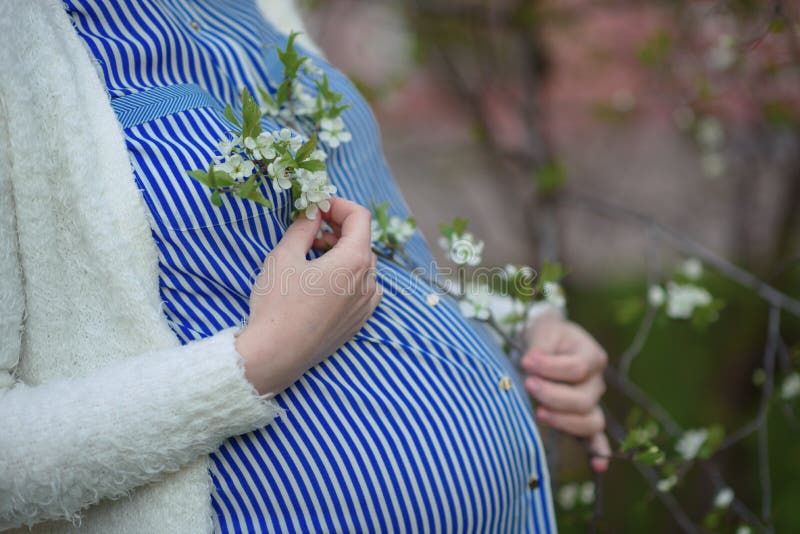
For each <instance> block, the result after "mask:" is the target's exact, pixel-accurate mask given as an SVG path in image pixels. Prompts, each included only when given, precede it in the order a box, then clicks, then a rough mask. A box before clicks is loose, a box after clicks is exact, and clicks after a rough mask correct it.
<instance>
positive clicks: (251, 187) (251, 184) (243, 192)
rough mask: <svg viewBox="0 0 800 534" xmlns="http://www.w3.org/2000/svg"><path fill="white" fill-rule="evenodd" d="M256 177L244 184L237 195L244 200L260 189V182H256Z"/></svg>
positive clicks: (238, 189)
mask: <svg viewBox="0 0 800 534" xmlns="http://www.w3.org/2000/svg"><path fill="white" fill-rule="evenodd" d="M256 180H257V178H256V175H255V174H254V175H252V176H250V178H248V179H247V181H246V182H245V183H243V184H242V185H241V186H239V188H237V189H236V194H237V195H239V196H240V197H242V198H248V195H250V193H252V192H253V191H255V189H256V188H257V187H258V182H257V181H256Z"/></svg>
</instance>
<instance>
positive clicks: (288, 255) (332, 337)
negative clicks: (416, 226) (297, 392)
mask: <svg viewBox="0 0 800 534" xmlns="http://www.w3.org/2000/svg"><path fill="white" fill-rule="evenodd" d="M322 218H323V219H324V220H325V221H326V222H327V223H328V224H329V225H330V226H331V228H332V229H333V233H332V234H326V235H325V239H324V240H320V239H317V232H318V231H319V228H320V218H319V217H318V218H316V219H315V220H309V219H307V218H306V217H305V216H300V217H298V219H297V220H296V221H295V222H294V223H293V224H292V225H291V226H290V227H289V229H288V230H287V231H286V233H285V234H284V236H283V239H281V241H280V242H279V243H278V245H277V246H276V247H275V248H274V249H273V250H272V252H270V254H269V255H268V256H267V258H266V260H265V261H264V266H263V269H262V270H261V273H260V274H259V276H258V278H257V279H256V282H255V284H254V285H253V289H252V292H251V295H250V318H249V320H248V324H247V326H246V327H245V328H244V329H243V330H242V332H241V333H240V334H239V336H238V337H237V341H236V349H237V351H238V352H239V353H240V354H241V355H242V357H243V358H244V360H245V374H246V376H247V379H248V380H250V382H251V383H252V384H253V385H254V386H255V387H256V389H257V390H258V391H259V392H260V393H262V394H266V393H272V394H277V393H279V392H281V391H283V390H284V389H286V388H287V387H289V386H290V385H291V384H292V383H294V382H295V381H296V380H297V379H298V378H300V376H301V375H302V374H303V373H305V372H306V371H307V370H308V369H310V368H311V367H313V366H315V365H317V364H318V363H320V362H321V361H323V360H324V359H325V358H327V357H328V356H330V355H331V354H333V353H334V352H335V351H336V350H337V349H338V348H339V347H341V346H342V345H343V344H344V343H345V342H346V341H348V340H349V339H350V338H352V337H353V335H354V334H355V333H356V332H358V331H359V330H360V329H361V327H362V326H363V325H364V323H365V322H366V321H367V319H368V318H369V316H370V315H371V314H372V312H373V311H374V310H375V308H376V307H377V305H378V303H379V302H380V300H381V293H380V291H379V288H378V285H377V282H376V279H375V269H374V267H375V261H376V258H375V255H374V254H373V253H372V251H371V239H370V220H371V214H370V212H369V210H367V209H366V208H364V207H363V206H360V205H358V204H356V203H354V202H350V201H348V200H345V199H343V198H334V199H331V208H330V210H329V211H328V212H327V213H324V214H322ZM312 246H316V247H318V248H323V249H329V250H328V251H327V252H326V253H325V254H324V255H323V256H321V257H319V258H317V259H314V260H311V261H309V260H307V259H306V254H307V252H308V251H309V249H310V248H311V247H312Z"/></svg>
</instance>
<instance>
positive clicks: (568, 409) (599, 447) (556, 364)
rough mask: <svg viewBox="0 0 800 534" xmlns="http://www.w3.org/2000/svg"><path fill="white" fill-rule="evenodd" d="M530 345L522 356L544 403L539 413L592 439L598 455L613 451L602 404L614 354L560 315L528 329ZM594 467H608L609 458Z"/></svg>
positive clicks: (528, 381) (532, 389) (530, 386)
mask: <svg viewBox="0 0 800 534" xmlns="http://www.w3.org/2000/svg"><path fill="white" fill-rule="evenodd" d="M528 339H529V340H530V343H531V344H530V349H529V350H528V352H527V353H525V355H524V356H523V358H522V369H523V370H524V371H525V374H526V375H527V376H526V378H525V389H526V390H527V391H528V392H529V393H530V394H531V395H532V396H533V397H534V398H535V399H536V400H537V401H539V403H540V406H539V407H538V408H537V409H536V417H537V418H538V419H539V420H540V421H541V422H543V423H546V424H548V425H550V426H552V427H553V428H557V429H559V430H562V431H564V432H566V433H568V434H572V435H574V436H578V437H581V438H586V439H587V440H588V443H589V447H590V449H591V451H592V452H593V453H596V454H598V455H601V456H608V455H610V453H611V449H610V447H609V443H608V438H607V437H606V435H605V433H604V430H605V425H606V422H605V416H604V415H603V411H602V410H601V409H600V407H599V405H598V403H599V401H600V397H601V396H602V395H603V393H605V390H606V385H605V382H604V381H603V370H604V369H605V367H606V363H607V361H608V357H607V356H606V353H605V351H604V350H603V348H602V347H600V345H598V344H597V342H596V341H595V340H594V338H592V336H590V335H589V334H588V333H587V332H586V331H585V330H584V329H583V328H581V327H580V326H578V325H576V324H575V323H572V322H569V321H565V320H563V319H561V318H556V317H542V318H541V319H539V320H538V321H536V322H535V323H534V324H533V326H532V327H531V330H530V331H529V332H528ZM592 468H593V469H594V470H595V471H605V470H606V469H607V468H608V460H607V459H606V458H600V457H594V458H593V459H592Z"/></svg>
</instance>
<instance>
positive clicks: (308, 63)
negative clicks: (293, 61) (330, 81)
mask: <svg viewBox="0 0 800 534" xmlns="http://www.w3.org/2000/svg"><path fill="white" fill-rule="evenodd" d="M303 71H305V73H306V74H310V75H311V76H322V69H320V68H319V67H318V66H317V64H316V63H314V62H313V61H312V60H311V58H307V59H306V60H305V61H304V62H303Z"/></svg>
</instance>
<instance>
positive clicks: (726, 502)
mask: <svg viewBox="0 0 800 534" xmlns="http://www.w3.org/2000/svg"><path fill="white" fill-rule="evenodd" d="M732 502H733V490H732V489H731V488H722V489H721V490H719V493H717V496H716V497H714V507H716V508H722V509H725V508H727V507H728V506H730V505H731V503H732Z"/></svg>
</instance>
